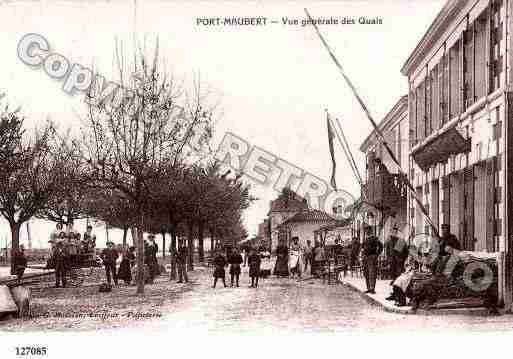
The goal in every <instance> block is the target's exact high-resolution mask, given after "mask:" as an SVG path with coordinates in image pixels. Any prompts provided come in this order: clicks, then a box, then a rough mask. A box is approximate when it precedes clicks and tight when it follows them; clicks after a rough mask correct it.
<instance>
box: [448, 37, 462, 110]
mask: <svg viewBox="0 0 513 359" xmlns="http://www.w3.org/2000/svg"><path fill="white" fill-rule="evenodd" d="M460 43H461V41H460V40H458V41H456V43H455V44H454V46H453V47H452V48H451V49H450V50H449V73H450V89H451V91H450V98H449V117H450V118H453V117H454V116H456V115H458V114H459V113H460V93H461V89H462V86H461V84H460Z"/></svg>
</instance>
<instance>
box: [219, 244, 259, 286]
mask: <svg viewBox="0 0 513 359" xmlns="http://www.w3.org/2000/svg"><path fill="white" fill-rule="evenodd" d="M245 259H246V263H247V265H248V266H249V277H250V278H251V284H250V287H251V288H257V287H258V279H259V278H260V264H261V258H260V255H259V254H258V253H257V251H256V249H255V248H251V249H250V250H249V255H247V256H246V258H245ZM243 262H245V261H244V259H243V258H242V255H241V253H240V252H239V250H238V248H234V249H232V250H231V251H230V252H229V253H228V254H227V256H224V255H223V252H222V251H221V250H218V251H217V252H216V254H215V256H214V259H213V262H212V263H213V265H214V273H213V274H214V284H213V285H212V288H215V287H216V285H217V281H218V279H221V280H222V281H223V285H224V287H225V288H226V287H227V285H226V278H225V277H226V274H225V268H226V267H227V266H228V265H229V266H230V269H229V272H230V279H231V280H230V286H231V287H233V286H234V282H235V286H237V287H239V279H240V275H241V265H242V263H243Z"/></svg>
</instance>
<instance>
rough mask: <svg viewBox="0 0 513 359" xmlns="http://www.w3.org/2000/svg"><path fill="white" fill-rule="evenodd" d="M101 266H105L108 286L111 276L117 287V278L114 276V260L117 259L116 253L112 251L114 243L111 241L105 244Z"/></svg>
mask: <svg viewBox="0 0 513 359" xmlns="http://www.w3.org/2000/svg"><path fill="white" fill-rule="evenodd" d="M101 257H102V260H103V265H104V266H105V275H106V277H107V283H108V284H109V286H110V283H111V275H112V277H113V279H114V284H115V285H118V276H117V274H116V260H117V259H118V252H117V251H116V250H115V249H114V243H113V242H111V241H108V242H107V248H105V249H104V250H103V251H102V255H101Z"/></svg>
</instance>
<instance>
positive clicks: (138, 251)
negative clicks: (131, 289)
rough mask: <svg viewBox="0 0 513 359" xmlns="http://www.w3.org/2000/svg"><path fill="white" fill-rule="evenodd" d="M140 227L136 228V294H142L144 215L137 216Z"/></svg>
mask: <svg viewBox="0 0 513 359" xmlns="http://www.w3.org/2000/svg"><path fill="white" fill-rule="evenodd" d="M139 216H140V217H139V221H140V225H139V227H138V228H137V247H136V254H137V276H136V277H137V278H136V283H137V294H144V242H143V228H144V214H142V213H141V214H140V215H139Z"/></svg>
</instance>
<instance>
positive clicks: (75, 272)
mask: <svg viewBox="0 0 513 359" xmlns="http://www.w3.org/2000/svg"><path fill="white" fill-rule="evenodd" d="M68 283H69V284H70V285H71V286H72V287H80V286H81V285H82V283H84V271H83V270H82V268H71V269H70V271H69V272H68Z"/></svg>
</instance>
